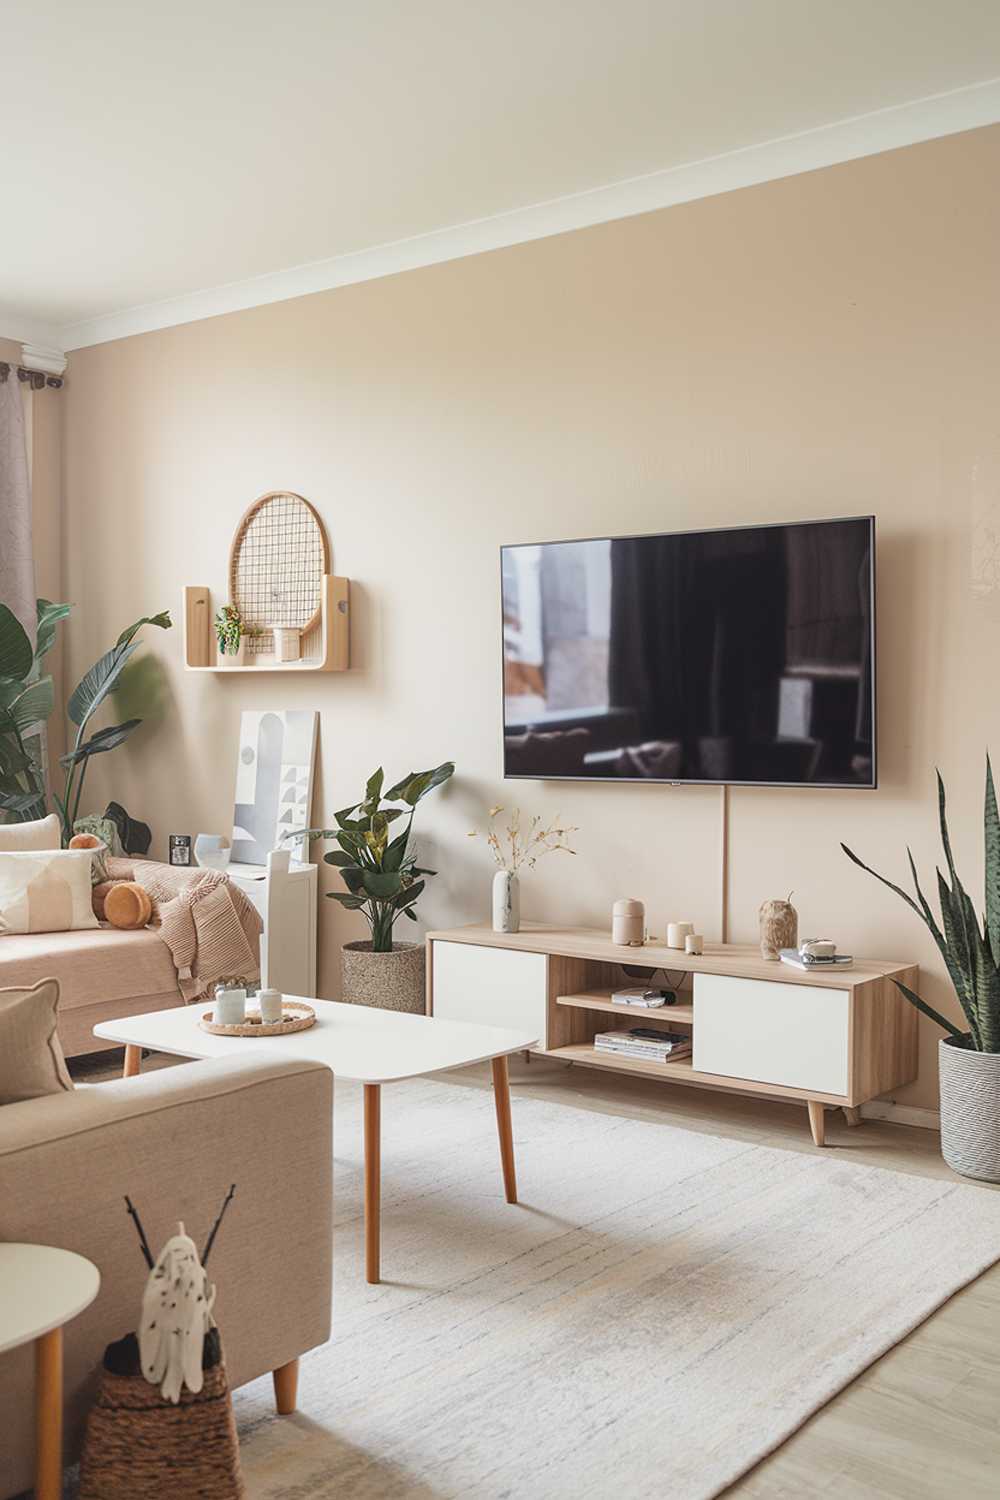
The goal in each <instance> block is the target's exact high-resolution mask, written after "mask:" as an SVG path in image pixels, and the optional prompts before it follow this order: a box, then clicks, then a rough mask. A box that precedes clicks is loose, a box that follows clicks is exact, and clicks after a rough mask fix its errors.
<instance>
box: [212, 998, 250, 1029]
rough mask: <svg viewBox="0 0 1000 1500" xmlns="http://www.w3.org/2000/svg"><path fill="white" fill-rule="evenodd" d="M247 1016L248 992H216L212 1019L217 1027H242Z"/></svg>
mask: <svg viewBox="0 0 1000 1500" xmlns="http://www.w3.org/2000/svg"><path fill="white" fill-rule="evenodd" d="M246 1015H247V992H246V990H221V989H220V990H216V992H215V1010H214V1011H213V1012H212V1019H213V1020H214V1022H215V1024H216V1026H242V1024H243V1022H244V1021H245V1020H246Z"/></svg>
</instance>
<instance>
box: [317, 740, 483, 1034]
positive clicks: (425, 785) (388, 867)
mask: <svg viewBox="0 0 1000 1500" xmlns="http://www.w3.org/2000/svg"><path fill="white" fill-rule="evenodd" d="M454 771H455V767H454V765H453V764H452V762H451V761H445V762H444V764H443V765H440V766H436V767H435V768H434V769H433V770H432V771H411V772H410V773H409V774H408V775H407V776H404V777H403V779H402V781H397V782H396V784H395V785H394V786H391V787H390V788H389V790H388V791H387V792H383V790H382V788H383V783H384V779H385V777H384V772H383V771H382V769H381V767H380V768H379V769H378V770H377V771H375V772H373V773H372V775H371V776H369V778H368V783H367V785H366V787H365V795H364V798H363V799H362V801H360V802H356V803H354V804H353V805H352V806H351V807H345V808H343V809H342V810H341V811H340V812H338V813H334V821H335V822H336V824H337V826H336V828H310V829H307V830H306V831H305V832H304V833H301V834H295V835H292V837H295V838H303V839H314V838H322V839H332V840H333V841H334V843H335V844H336V845H337V846H338V847H337V848H336V849H335V850H331V851H330V852H329V853H328V854H324V856H323V858H324V860H325V861H326V863H327V864H328V865H334V866H336V868H337V869H338V870H339V871H340V874H341V876H342V877H343V881H344V884H345V885H346V887H347V889H346V891H327V895H328V896H329V897H331V899H332V900H334V901H339V903H340V905H341V906H344V907H346V908H347V910H348V911H360V912H361V913H362V914H363V916H364V917H365V920H366V921H367V922H368V925H369V927H370V928H371V934H372V935H371V938H370V939H368V940H365V941H362V942H352V943H345V944H344V947H343V980H344V992H343V998H344V1000H346V1001H348V1002H350V1003H352V1004H355V1005H374V1006H379V1007H381V1008H382V1009H383V1010H405V1011H414V1012H422V1011H423V1009H424V947H423V944H422V943H401V942H394V941H393V928H394V927H395V924H396V922H397V921H398V920H399V918H400V917H403V916H405V917H407V918H408V919H409V920H410V921H411V922H415V921H416V919H417V917H416V911H415V909H414V908H415V906H416V903H417V900H418V899H419V897H420V895H421V893H422V891H423V889H424V885H425V883H426V881H427V880H428V879H429V878H430V877H431V876H432V875H434V874H435V871H434V870H427V869H424V868H422V867H421V866H420V865H418V864H417V856H416V854H415V853H414V852H413V850H412V849H411V847H410V832H411V830H412V828H413V815H414V812H415V811H416V807H417V803H418V802H420V801H421V800H422V799H423V798H424V797H426V796H427V794H428V792H432V791H433V790H434V788H435V787H438V786H441V785H442V784H443V783H444V782H446V781H447V780H448V779H449V778H450V777H451V776H452V775H453V774H454ZM394 803H395V804H400V803H401V804H402V806H393V805H392V804H394ZM399 819H403V820H404V821H403V823H402V825H401V826H402V831H401V832H399V833H396V834H395V836H394V837H390V828H391V825H392V824H393V823H395V822H397V820H399Z"/></svg>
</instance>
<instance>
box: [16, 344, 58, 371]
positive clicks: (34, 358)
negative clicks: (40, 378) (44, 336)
mask: <svg viewBox="0 0 1000 1500" xmlns="http://www.w3.org/2000/svg"><path fill="white" fill-rule="evenodd" d="M21 363H22V364H23V365H24V368H25V369H26V370H39V371H40V372H41V373H42V374H43V375H62V374H64V373H65V370H66V356H65V354H64V353H63V352H62V350H61V349H54V348H53V347H52V345H51V344H24V345H23V346H22V348H21Z"/></svg>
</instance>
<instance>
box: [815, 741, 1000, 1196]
mask: <svg viewBox="0 0 1000 1500" xmlns="http://www.w3.org/2000/svg"><path fill="white" fill-rule="evenodd" d="M937 781H938V813H939V818H940V824H941V842H942V844H943V846H944V855H945V859H946V861H947V864H948V874H949V876H950V878H951V885H949V884H948V882H947V881H946V880H945V878H944V876H943V875H942V874H941V872H940V870H939V871H938V872H937V877H938V898H939V900H940V903H941V917H942V925H941V927H939V926H938V923H937V919H936V918H935V916H934V913H933V911H932V910H931V907H930V905H929V903H928V901H927V898H926V897H925V895H924V893H923V891H922V890H921V888H920V882H919V880H918V878H917V870H916V866H915V864H914V862H913V855H912V854H910V853H909V850H907V854H908V855H909V860H910V872H911V874H912V876H913V885H914V890H915V892H916V897H917V899H916V901H914V900H913V898H912V897H911V896H909V895H908V894H907V892H906V891H904V890H902V889H901V888H900V887H899V886H898V885H894V884H893V882H892V881H891V880H887V879H886V878H885V876H884V875H879V874H878V872H877V871H876V870H872V869H870V868H869V866H868V865H866V864H864V863H863V862H862V861H861V860H860V859H859V858H858V856H857V855H856V854H854V853H853V852H852V851H851V850H850V849H848V847H847V845H846V844H841V846H840V847H841V848H842V849H843V851H844V853H845V854H846V855H847V856H848V858H849V859H852V860H853V861H854V863H855V864H856V865H860V866H861V868H862V870H867V871H868V874H869V875H874V876H875V878H876V880H881V882H882V884H883V885H887V886H888V887H889V889H890V890H891V891H895V893H896V895H897V896H900V897H902V899H903V900H904V901H905V902H906V904H907V906H909V907H911V908H912V910H913V911H914V912H916V914H917V916H918V917H920V919H921V921H922V922H923V923H924V925H925V926H926V927H927V929H928V931H929V932H930V934H931V936H932V937H933V939H934V941H935V943H936V944H937V947H938V950H939V952H940V954H941V957H942V958H943V959H944V963H945V968H946V969H947V970H948V975H949V977H950V979H951V982H952V984H953V986H954V989H955V994H956V995H957V997H958V1003H959V1005H960V1006H961V1007H962V1011H963V1013H964V1015H965V1021H966V1026H967V1030H963V1029H962V1028H961V1027H960V1026H956V1025H955V1024H954V1023H953V1022H952V1021H949V1020H948V1019H947V1018H946V1017H945V1016H942V1015H941V1014H940V1013H939V1012H938V1011H936V1010H934V1009H933V1007H932V1006H930V1005H928V1004H927V1002H926V1000H923V999H922V998H921V997H920V995H918V994H916V993H915V992H914V991H913V990H911V989H909V988H908V987H907V986H906V985H905V984H902V983H901V982H900V981H899V980H898V979H897V980H894V983H895V984H896V985H897V986H898V987H899V989H900V990H902V992H903V994H904V995H905V996H906V998H907V1000H909V1001H910V1003H911V1004H912V1005H915V1006H916V1007H917V1009H918V1010H919V1011H922V1012H923V1014H924V1015H925V1016H929V1017H930V1019H931V1020H932V1021H935V1022H936V1023H937V1025H938V1026H940V1027H942V1028H943V1030H944V1031H946V1032H947V1033H948V1034H947V1036H944V1037H942V1038H941V1041H940V1044H939V1047H938V1059H939V1069H940V1075H941V1152H942V1155H943V1156H944V1159H945V1161H946V1162H947V1163H948V1165H949V1166H950V1167H952V1168H954V1170H955V1171H956V1172H961V1173H962V1174H963V1175H964V1176H966V1177H976V1178H979V1179H981V1180H983V1181H985V1182H1000V817H998V815H997V798H996V791H995V789H994V785H993V770H992V767H991V766H990V759H989V756H987V757H986V805H985V811H984V820H983V821H984V831H985V842H986V907H985V913H984V916H983V922H982V927H980V924H979V919H978V917H977V916H976V909H975V907H974V906H973V904H972V901H971V899H970V897H969V896H968V894H967V893H966V891H965V889H964V887H963V885H962V882H961V881H960V880H959V878H958V873H957V871H956V869H955V862H954V859H953V858H952V852H951V840H950V838H949V836H948V820H947V817H946V815H945V791H944V782H943V781H942V780H941V776H940V773H939V774H938V779H937ZM918 903H919V904H918ZM942 928H943V930H942Z"/></svg>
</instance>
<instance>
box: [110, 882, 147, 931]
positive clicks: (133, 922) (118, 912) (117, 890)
mask: <svg viewBox="0 0 1000 1500" xmlns="http://www.w3.org/2000/svg"><path fill="white" fill-rule="evenodd" d="M152 915H153V903H152V901H150V899H149V893H148V892H147V891H145V890H143V888H142V886H141V885H136V884H135V882H134V881H131V880H123V881H122V882H121V883H120V884H118V885H113V886H112V887H111V889H110V890H109V891H108V893H107V895H106V896H105V897H104V916H105V919H106V920H107V921H109V922H110V923H111V925H112V927H122V928H124V929H125V930H126V931H128V930H129V929H131V928H133V927H145V925H146V923H147V922H148V921H149V919H150V917H151V916H152Z"/></svg>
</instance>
